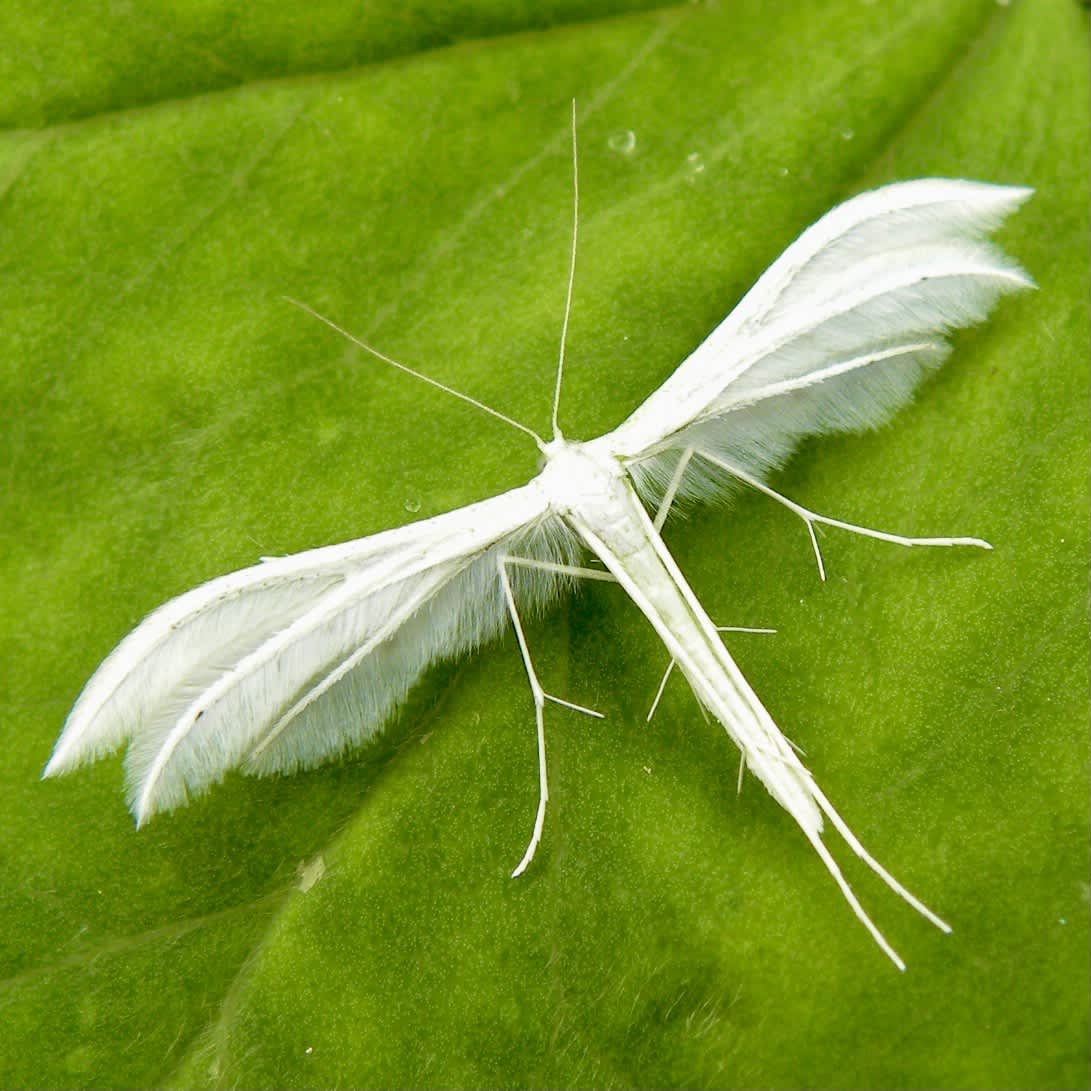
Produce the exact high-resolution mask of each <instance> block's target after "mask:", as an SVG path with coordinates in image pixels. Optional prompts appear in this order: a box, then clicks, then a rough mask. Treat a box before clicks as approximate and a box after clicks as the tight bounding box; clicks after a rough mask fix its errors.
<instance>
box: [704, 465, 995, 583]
mask: <svg viewBox="0 0 1091 1091" xmlns="http://www.w3.org/2000/svg"><path fill="white" fill-rule="evenodd" d="M701 457H702V458H707V459H708V461H709V462H711V463H712V464H713V465H715V466H719V467H720V469H722V470H726V471H727V473H729V474H731V476H732V477H736V478H738V479H739V480H740V481H742V482H743V483H744V484H747V485H749V486H750V487H751V488H752V489H757V490H758V492H763V493H765V495H766V496H770V497H772V498H773V499H774V500H777V501H779V502H780V503H781V504H783V505H784V506H785V507H786V508H787V509H788V510H789V511H793V512H795V514H796V515H798V516H799V517H800V519H802V520H803V522H804V523H805V524H806V526H807V533H808V534H809V535H810V538H811V547H812V548H813V549H814V556H815V560H816V561H817V562H818V574H819V576H820V577H821V578H822V579H823V580H825V578H826V566H825V564H823V561H822V550H821V549H819V547H818V538H817V537H816V535H815V532H814V528H815V524H816V523H824V524H825V525H826V526H830V527H840V528H841V529H842V530H848V531H851V532H852V533H853V534H862V535H863V536H864V537H865V538H878V539H879V540H880V541H882V542H893V543H894V544H895V545H904V546H915V545H924V546H977V547H978V548H979V549H992V546H991V545H989V543H988V542H986V541H983V540H982V539H981V538H907V537H905V536H904V535H901V534H890V533H888V532H887V531H885V530H872V529H871V528H870V527H862V526H858V525H857V524H856V523H846V522H844V520H841V519H833V518H831V517H830V516H828V515H819V514H818V513H817V512H814V511H811V510H810V509H809V508H805V507H803V505H802V504H797V503H796V502H795V501H794V500H789V499H788V497H786V496H783V495H782V494H781V493H779V492H777V491H776V490H775V489H772V488H770V487H769V486H768V485H766V484H765V482H764V481H761V480H760V479H759V478H756V477H754V476H752V475H751V474H748V473H747V472H746V471H745V470H743V469H741V468H740V467H738V466H735V465H733V464H732V463H730V462H725V461H724V460H723V459H720V458H716V457H714V456H713V455H709V454H705V453H704V452H702V454H701Z"/></svg>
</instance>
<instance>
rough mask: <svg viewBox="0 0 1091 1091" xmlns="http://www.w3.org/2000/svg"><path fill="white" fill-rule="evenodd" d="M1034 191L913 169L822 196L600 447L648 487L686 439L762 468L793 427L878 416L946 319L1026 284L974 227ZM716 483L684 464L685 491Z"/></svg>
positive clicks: (897, 397)
mask: <svg viewBox="0 0 1091 1091" xmlns="http://www.w3.org/2000/svg"><path fill="white" fill-rule="evenodd" d="M1031 192H1032V191H1031V190H1029V189H1025V188H1020V187H1013V186H997V185H987V184H984V183H980V182H969V181H961V180H952V179H920V180H917V181H912V182H900V183H895V184H893V185H889V186H883V187H882V188H880V189H876V190H872V191H870V192H868V193H863V194H860V195H859V196H857V197H854V198H852V199H851V200H849V201H846V202H845V203H844V204H841V205H839V206H838V207H836V208H834V209H833V210H832V211H830V212H828V213H827V214H826V215H825V216H823V217H822V219H820V220H819V221H818V222H817V223H815V224H814V225H813V226H812V227H810V228H808V229H807V230H806V231H804V233H803V234H802V235H801V236H800V237H799V238H798V239H797V240H796V241H795V242H794V243H792V245H791V246H789V247H788V249H787V250H786V251H785V252H784V253H783V254H782V255H781V256H780V257H779V258H778V259H777V261H776V262H774V263H773V265H772V266H770V268H769V269H768V270H767V271H766V272H765V273H764V274H763V275H762V276H761V277H760V278H759V280H758V281H757V283H756V284H755V285H754V286H753V288H751V290H750V291H749V292H748V293H747V294H746V296H745V297H744V298H743V299H742V301H741V302H740V303H739V305H738V306H737V307H736V308H735V309H734V310H733V311H732V312H731V313H730V314H729V315H728V316H727V318H726V319H724V321H723V322H722V323H721V324H720V325H719V326H718V327H717V328H716V329H715V330H713V331H712V333H711V334H710V335H709V336H708V337H707V338H706V340H705V341H704V342H703V343H702V344H701V345H700V346H699V347H698V348H697V349H696V350H695V351H694V352H693V354H692V355H691V356H689V357H688V358H687V359H686V360H685V361H683V363H682V364H681V365H680V366H679V367H678V369H677V370H676V371H675V373H674V374H673V375H672V376H671V377H670V378H669V379H668V380H667V381H666V382H665V383H664V384H663V385H662V386H661V387H660V388H659V389H658V390H657V391H656V392H655V393H654V394H652V395H651V397H649V398H648V399H647V401H645V402H644V403H643V404H642V405H641V406H640V407H639V408H638V409H637V410H636V411H635V412H634V413H633V414H632V415H631V416H630V417H629V419H628V420H626V421H625V422H624V423H623V424H622V425H621V426H620V427H619V428H618V429H617V430H616V431H615V432H613V433H611V435H610V443H611V449H612V450H613V451H614V452H615V453H616V454H618V455H620V456H621V457H622V458H625V459H626V460H627V461H628V462H629V463H630V467H631V469H632V471H633V473H634V476H635V478H636V481H637V484H638V487H640V488H641V491H642V493H644V494H645V495H648V496H650V497H654V496H655V495H656V494H657V493H658V492H661V490H662V488H663V487H664V484H665V482H666V481H667V480H669V478H670V476H671V473H672V471H673V467H674V464H675V460H676V457H677V453H678V452H680V451H682V450H685V449H686V448H690V447H692V448H694V449H695V450H696V451H697V452H698V453H700V452H701V451H708V452H709V453H712V454H714V455H716V456H718V457H719V458H721V459H725V460H727V461H730V462H733V463H735V464H736V465H739V466H741V467H742V468H743V469H745V470H746V471H748V472H749V473H751V474H754V475H756V476H763V475H765V474H767V473H768V472H769V471H770V470H771V469H773V468H775V467H776V466H778V465H780V464H781V463H783V462H784V461H785V459H786V458H787V457H788V455H789V454H791V452H792V449H793V448H794V447H795V445H796V444H797V443H798V441H799V440H800V439H802V438H803V437H804V436H807V435H812V434H818V433H824V432H838V431H855V430H861V429H865V428H869V427H874V426H876V425H878V424H880V423H882V422H883V421H884V420H886V419H887V417H888V416H890V414H891V413H892V412H893V411H894V410H895V409H897V408H898V407H899V406H900V405H902V404H904V403H905V402H906V401H907V400H908V399H909V398H910V396H911V394H912V391H913V389H914V387H915V386H916V385H917V383H918V382H919V381H920V379H921V378H922V377H923V376H924V375H925V374H926V373H928V372H929V371H931V370H932V369H934V368H936V367H938V366H939V364H941V363H942V362H943V360H944V359H945V358H946V356H947V354H948V352H949V351H950V346H949V344H948V341H947V338H948V336H949V335H950V333H951V332H952V331H953V330H956V329H958V328H961V327H965V326H969V325H972V324H974V323H976V322H979V321H981V320H982V319H983V318H984V317H985V316H986V315H987V313H988V312H989V310H990V309H991V308H992V306H993V305H994V304H995V302H996V301H997V299H998V298H999V297H1000V296H1001V295H1003V294H1005V293H1007V292H1011V291H1015V290H1018V289H1020V288H1025V287H1028V286H1032V281H1031V280H1030V278H1029V277H1028V276H1027V275H1026V273H1024V272H1023V270H1022V269H1020V268H1019V266H1018V265H1017V264H1016V263H1015V262H1013V261H1012V260H1011V259H1009V258H1008V257H1006V256H1005V255H1004V254H1003V253H1002V252H1001V251H1000V250H999V249H997V248H996V247H995V246H994V245H992V244H991V243H990V242H988V241H987V239H986V237H985V236H986V235H987V234H988V233H989V232H990V231H992V230H994V229H995V228H996V227H998V226H999V225H1000V223H1001V222H1002V221H1003V219H1004V218H1005V217H1006V216H1007V215H1009V214H1010V213H1011V212H1013V211H1014V210H1015V209H1017V208H1018V207H1019V206H1020V205H1021V204H1022V203H1023V202H1024V201H1025V200H1026V199H1027V198H1028V197H1029V196H1030V195H1031ZM702 473H706V474H710V476H709V477H707V478H705V479H704V480H701V479H700V475H701V474H702ZM722 484H723V482H722V481H717V480H716V479H715V478H714V477H713V476H711V471H710V469H709V467H708V464H707V463H706V464H705V465H704V466H700V465H697V464H694V473H693V475H692V476H691V478H690V480H689V481H688V482H684V489H685V490H686V491H690V492H697V493H700V492H704V491H708V489H709V488H710V487H711V488H713V489H715V488H717V487H719V486H720V485H722Z"/></svg>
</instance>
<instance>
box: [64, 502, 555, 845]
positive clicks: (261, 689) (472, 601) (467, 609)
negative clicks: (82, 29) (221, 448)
mask: <svg viewBox="0 0 1091 1091" xmlns="http://www.w3.org/2000/svg"><path fill="white" fill-rule="evenodd" d="M575 552H576V545H575V542H574V540H573V539H572V537H571V535H570V533H568V532H567V531H566V530H565V528H564V524H563V523H561V522H560V520H559V519H557V518H556V517H555V516H553V515H551V513H550V512H549V509H548V507H547V504H546V501H545V500H544V499H543V497H542V494H541V493H540V491H539V490H537V489H536V488H535V487H534V486H533V484H532V485H527V486H524V487H523V488H520V489H514V490H512V491H511V492H507V493H504V494H502V495H500V496H496V497H493V498H492V499H489V500H485V501H482V502H480V503H477V504H471V505H469V506H468V507H464V508H460V509H457V510H456V511H452V512H448V513H446V514H444V515H439V516H436V517H435V518H432V519H425V520H421V521H419V522H416V523H411V524H409V525H408V526H404V527H400V528H397V529H395V530H389V531H385V532H383V533H380V534H375V535H372V536H370V537H367V538H361V539H359V540H357V541H353V542H346V543H344V544H341V545H334V546H326V547H323V548H321V549H314V550H309V551H307V552H304V553H298V554H293V555H292V556H287V557H278V558H273V559H270V560H266V561H263V562H261V563H260V564H257V565H254V566H252V567H250V568H246V569H243V570H242V571H239V572H234V573H231V574H230V575H226V576H222V577H220V578H218V579H214V580H212V581H210V582H209V583H206V584H203V585H202V586H200V587H197V588H195V589H194V590H192V591H189V592H187V593H186V594H183V595H181V596H179V597H178V598H175V599H172V600H171V601H170V602H167V603H166V604H165V605H163V606H161V607H160V608H159V609H157V610H156V611H154V612H153V613H152V614H150V615H149V616H148V617H147V618H145V619H144V621H143V622H141V623H140V625H138V626H137V628H136V629H134V630H133V632H132V633H130V634H129V636H127V637H126V638H125V639H124V640H123V641H122V642H121V643H120V644H119V645H118V647H117V648H116V649H115V650H114V651H113V652H112V653H111V654H110V655H109V656H108V657H107V659H106V660H105V661H104V662H103V664H102V665H101V666H100V667H99V669H98V670H97V671H96V673H95V674H94V675H93V676H92V678H91V679H90V681H89V682H88V683H87V685H86V686H85V687H84V690H83V692H82V693H81V695H80V697H79V699H78V700H77V702H76V704H75V706H74V707H73V709H72V711H71V713H70V714H69V716H68V719H67V721H66V723H65V726H64V730H63V731H62V733H61V736H60V738H59V739H58V741H57V744H56V747H55V749H54V752H53V756H52V758H51V759H50V762H49V764H48V765H47V766H46V769H45V774H44V775H46V776H50V775H54V774H58V773H64V772H67V771H68V770H70V769H72V768H74V767H75V766H77V765H80V764H83V763H84V762H87V761H92V760H94V759H95V758H98V757H100V756H102V755H103V754H105V753H107V752H109V751H111V750H114V749H116V748H117V747H118V746H120V745H121V744H122V743H124V742H126V741H128V742H129V743H130V746H129V750H128V753H127V756H126V774H127V776H126V780H127V786H128V794H129V803H130V806H131V808H132V810H133V812H134V814H135V815H136V818H137V822H138V824H139V823H142V822H144V821H145V820H146V819H148V818H149V817H150V816H151V815H153V814H155V813H156V812H157V811H162V810H170V809H172V808H174V807H176V806H179V805H180V804H182V803H184V802H186V801H187V800H188V799H189V797H190V796H191V795H192V794H194V793H198V792H200V791H202V790H204V789H205V788H207V787H208V786H209V785H211V784H214V783H216V782H218V781H220V780H222V779H223V777H224V775H225V774H226V773H227V772H228V771H230V770H232V769H241V770H242V771H243V772H247V773H254V774H259V775H260V774H266V773H273V772H279V771H288V770H292V769H297V768H303V767H306V766H311V765H315V764H318V763H319V762H321V761H323V760H326V759H327V758H330V757H332V756H334V755H336V754H337V753H339V752H341V751H343V750H346V749H348V748H349V747H352V746H355V745H358V744H359V743H361V742H363V741H364V740H366V739H368V738H370V737H371V736H372V735H374V734H375V733H376V732H378V731H379V730H380V729H381V728H382V726H383V725H384V723H385V722H386V721H387V720H388V719H389V718H390V716H391V715H392V714H393V712H394V711H395V710H396V708H397V706H398V705H399V704H400V702H401V701H402V700H403V699H404V698H405V696H406V695H407V693H408V692H409V690H410V689H411V688H412V686H413V684H414V683H415V682H416V681H417V679H418V678H419V677H420V675H421V674H422V673H423V672H424V671H425V670H426V669H427V668H428V667H429V666H430V665H431V664H433V663H435V662H436V661H437V660H439V659H442V658H445V657H449V656H454V655H457V654H459V653H461V652H464V651H467V650H469V649H471V648H473V647H475V646H477V645H478V644H481V643H483V642H484V641H487V640H490V639H492V638H493V637H495V636H496V635H498V634H499V632H500V631H501V630H502V628H503V626H504V624H505V622H506V619H507V607H506V602H505V599H504V597H503V589H502V586H501V583H500V579H499V574H498V569H497V561H498V557H499V556H500V555H502V554H505V553H516V554H518V555H519V556H523V557H532V558H535V559H539V560H547V561H553V562H558V563H566V562H571V561H572V560H573V559H574V555H575ZM562 579H563V577H560V576H557V575H555V574H552V573H549V572H543V571H537V570H536V571H534V572H533V573H531V572H529V571H528V570H527V569H523V568H517V569H514V570H513V571H512V573H511V580H512V584H513V592H514V593H515V595H516V598H517V601H518V602H519V605H520V608H521V609H533V608H535V607H537V606H542V605H544V604H545V603H546V602H548V601H549V600H550V599H552V598H553V597H554V596H555V595H556V594H557V593H558V591H559V590H560V586H559V585H560V582H561V581H562Z"/></svg>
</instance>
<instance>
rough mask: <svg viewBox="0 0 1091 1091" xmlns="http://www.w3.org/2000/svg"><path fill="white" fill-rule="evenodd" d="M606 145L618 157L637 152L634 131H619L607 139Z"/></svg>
mask: <svg viewBox="0 0 1091 1091" xmlns="http://www.w3.org/2000/svg"><path fill="white" fill-rule="evenodd" d="M606 145H607V147H608V148H609V149H610V151H612V152H617V153H618V155H632V154H633V152H634V151H635V150H636V133H634V132H633V130H632V129H619V130H618V131H617V132H616V133H611V134H610V136H609V137H607V139H606Z"/></svg>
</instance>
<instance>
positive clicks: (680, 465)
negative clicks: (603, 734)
mask: <svg viewBox="0 0 1091 1091" xmlns="http://www.w3.org/2000/svg"><path fill="white" fill-rule="evenodd" d="M692 458H693V448H692V447H687V448H686V449H685V450H684V451H683V452H682V454H681V455H680V456H679V457H678V462H677V464H676V465H675V467H674V473H673V474H671V479H670V483H669V484H668V485H667V491H666V492H665V493H663V499H662V500H660V501H659V510H658V511H656V513H655V518H654V519H653V520H652V526H653V527H655V529H656V530H662V529H663V524H664V523H665V522H666V521H667V516H668V515H669V514H670V510H671V505H672V504H673V503H674V498H675V497H676V496H677V495H678V489H679V488H680V487H681V485H682V477H683V475H684V474H685V472H686V467H687V466H688V465H689V464H690V460H691V459H692ZM648 718H649V719H651V717H650V716H649V717H648Z"/></svg>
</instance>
